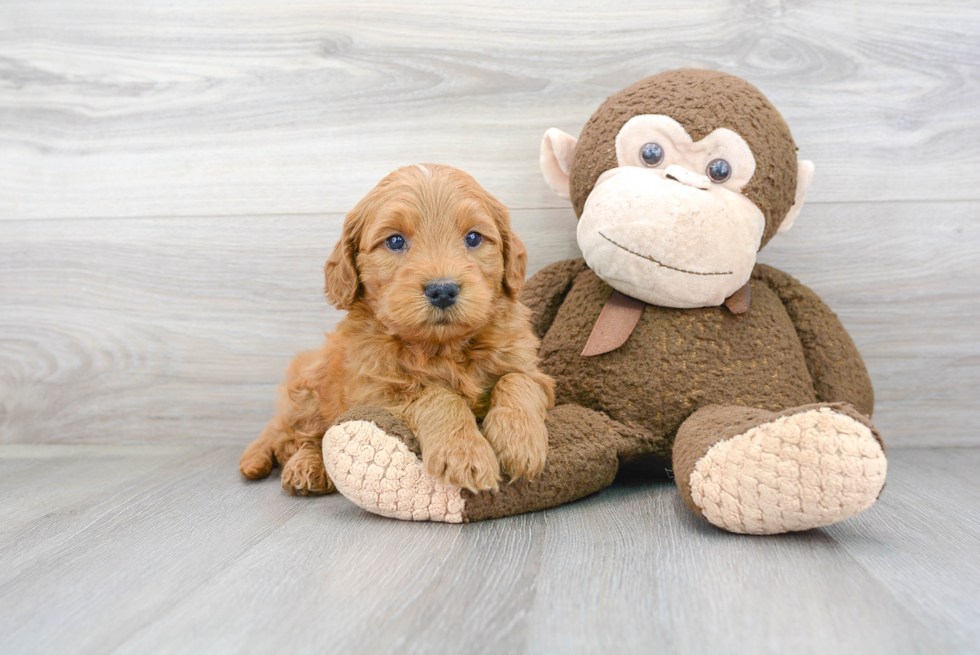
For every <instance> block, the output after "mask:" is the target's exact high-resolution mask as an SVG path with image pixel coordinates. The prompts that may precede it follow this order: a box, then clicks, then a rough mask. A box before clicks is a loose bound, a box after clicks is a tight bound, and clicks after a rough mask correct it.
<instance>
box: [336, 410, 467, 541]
mask: <svg viewBox="0 0 980 655" xmlns="http://www.w3.org/2000/svg"><path fill="white" fill-rule="evenodd" d="M323 461H324V464H326V467H327V474H328V475H329V476H330V479H331V480H333V483H334V484H335V485H336V486H337V490H338V491H339V492H340V493H342V494H343V495H344V497H346V498H347V499H348V500H350V501H351V502H353V503H354V504H356V505H358V506H359V507H362V508H363V509H366V510H367V511H369V512H373V513H374V514H380V515H381V516H387V517H390V518H395V519H402V520H404V521H444V522H446V523H462V522H463V506H464V504H465V501H464V500H463V498H462V495H461V492H460V490H459V489H457V488H456V487H451V486H448V485H446V484H443V483H442V482H439V481H437V480H435V479H433V478H432V477H431V476H429V474H428V473H426V472H425V467H424V466H423V465H422V460H420V459H419V458H418V457H417V456H416V455H415V453H413V452H412V451H411V450H409V448H408V446H406V445H405V444H404V443H403V442H402V441H401V440H400V439H398V438H396V437H393V436H391V435H390V434H388V433H387V432H385V431H384V430H382V429H381V428H379V427H378V426H377V425H376V424H375V423H373V422H370V421H347V422H345V423H341V424H338V425H335V426H334V427H332V428H330V429H329V430H327V433H326V434H325V435H324V437H323Z"/></svg>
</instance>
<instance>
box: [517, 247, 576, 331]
mask: <svg viewBox="0 0 980 655" xmlns="http://www.w3.org/2000/svg"><path fill="white" fill-rule="evenodd" d="M586 268H588V266H587V265H586V264H585V260H584V259H582V258H581V257H580V258H578V259H565V260H563V261H560V262H555V263H553V264H548V265H547V266H545V267H544V268H542V269H541V270H540V271H538V272H537V273H535V274H534V277H532V278H531V279H530V280H528V281H527V283H526V284H525V285H524V291H522V292H521V302H522V303H523V304H524V305H525V306H527V307H528V309H530V310H531V329H532V330H534V333H535V334H537V335H538V338H539V339H543V338H544V335H545V334H547V332H548V330H549V328H551V324H552V322H554V320H555V315H556V314H558V308H559V307H561V304H562V302H564V300H565V295H566V294H568V290H569V289H570V288H571V286H572V282H573V281H574V280H575V278H576V276H577V275H578V274H579V273H581V272H582V271H584V270H585V269H586Z"/></svg>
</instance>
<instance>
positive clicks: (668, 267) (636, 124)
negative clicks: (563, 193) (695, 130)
mask: <svg viewBox="0 0 980 655" xmlns="http://www.w3.org/2000/svg"><path fill="white" fill-rule="evenodd" d="M616 155H617V163H618V166H617V167H616V168H612V169H610V170H607V171H606V172H604V173H603V174H602V175H601V176H600V177H599V179H598V180H597V181H596V184H595V186H594V188H593V189H592V192H591V193H590V194H589V197H588V198H587V200H586V202H585V207H584V209H583V211H582V217H581V219H580V221H579V224H578V243H579V247H580V248H581V249H582V253H583V255H584V256H585V260H586V262H587V263H588V264H589V266H590V267H591V268H592V270H594V271H595V272H596V274H597V275H598V276H599V277H600V278H602V279H603V280H605V281H606V282H607V283H609V284H610V285H611V286H612V287H613V288H615V289H617V290H618V291H621V292H622V293H625V294H627V295H629V296H632V297H634V298H639V299H640V300H643V301H645V302H648V303H651V304H654V305H660V306H663V307H678V308H690V307H707V306H715V305H720V304H722V303H723V302H724V301H725V299H726V298H727V297H729V296H731V295H732V294H733V293H735V292H736V291H738V290H739V289H740V288H741V287H742V286H744V285H745V283H746V282H748V279H749V276H750V275H751V274H752V268H753V267H754V266H755V260H756V253H757V252H758V250H759V246H760V243H761V240H762V235H763V233H764V231H765V227H766V221H765V216H764V215H763V213H762V211H761V210H760V209H759V208H758V207H757V206H756V205H755V204H754V203H753V202H752V201H751V200H749V199H748V198H746V197H745V196H744V195H742V193H741V189H742V187H743V186H745V185H746V184H747V183H748V182H749V180H750V179H751V178H752V175H753V173H754V172H755V159H754V158H753V156H752V151H751V149H750V148H749V146H748V145H747V144H746V143H745V141H744V140H743V139H742V138H741V137H740V136H739V135H738V134H736V133H735V132H733V131H731V130H728V129H717V130H715V131H713V132H711V133H710V134H708V135H707V136H706V137H705V138H704V139H701V140H700V141H697V142H695V141H693V140H692V139H691V137H690V136H689V135H688V133H687V131H686V130H685V129H684V128H683V127H682V126H681V125H680V124H678V123H677V122H676V121H674V120H673V119H672V118H670V117H668V116H662V115H642V116H635V117H633V118H631V119H630V120H629V121H628V122H627V123H626V124H625V125H624V126H623V128H622V129H621V130H620V132H619V134H618V135H617V137H616Z"/></svg>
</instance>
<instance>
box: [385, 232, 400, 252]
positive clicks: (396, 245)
mask: <svg viewBox="0 0 980 655" xmlns="http://www.w3.org/2000/svg"><path fill="white" fill-rule="evenodd" d="M385 245H386V246H388V250H391V251H392V252H397V251H399V250H404V249H405V237H403V236H402V235H400V234H392V235H391V236H390V237H388V238H387V239H385Z"/></svg>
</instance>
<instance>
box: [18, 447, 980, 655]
mask: <svg viewBox="0 0 980 655" xmlns="http://www.w3.org/2000/svg"><path fill="white" fill-rule="evenodd" d="M237 456H238V450H237V449H236V448H234V447H227V446H219V447H202V446H186V447H180V446H172V447H167V448H159V447H157V448H156V449H155V450H151V449H147V448H146V447H143V446H116V447H105V446H84V445H82V446H71V447H66V446H48V445H41V446H25V445H21V446H0V470H3V471H10V470H12V469H13V468H15V467H20V469H21V470H22V471H23V472H24V473H23V475H22V476H21V478H18V479H13V478H10V477H8V476H3V477H0V496H2V497H3V498H5V499H6V498H9V497H10V494H11V493H19V490H20V489H21V488H22V487H23V486H24V484H25V482H26V479H31V480H32V481H33V485H34V487H35V488H42V489H49V490H50V491H46V492H45V495H43V496H42V497H40V498H38V499H34V498H32V497H31V496H30V495H27V494H22V493H20V495H18V496H17V498H16V500H15V503H14V504H15V505H16V510H15V511H14V515H13V517H9V518H8V519H6V520H5V521H4V522H3V526H2V530H0V633H2V634H3V635H4V641H3V647H2V650H3V652H4V653H28V652H59V653H81V652H119V653H156V652H160V653H163V652H196V653H197V652H208V653H243V652H257V653H258V652H268V651H270V650H276V651H277V652H324V651H325V650H329V651H331V652H345V653H379V654H380V653H460V652H467V653H501V652H508V653H511V652H513V653H519V652H524V653H610V652H616V653H649V652H651V651H652V650H655V651H656V652H658V653H666V654H670V653H691V652H710V653H747V652H751V653H770V652H771V653H784V652H800V653H845V652H846V653H889V654H901V653H953V652H970V651H973V650H975V649H976V648H977V647H978V646H980V620H978V619H980V617H978V615H977V607H976V603H975V602H974V601H975V590H976V588H977V586H978V585H980V556H978V554H977V549H976V547H975V546H976V543H977V540H978V538H980V523H978V522H977V510H978V507H980V494H978V492H980V487H978V485H977V482H976V479H975V475H974V472H975V471H976V469H977V467H978V466H980V450H978V449H933V450H926V449H902V450H897V451H894V452H893V453H892V455H891V458H890V463H891V465H890V472H889V482H888V487H887V489H886V491H885V493H884V495H883V496H882V498H881V500H880V501H879V502H878V504H877V505H876V506H875V507H873V508H872V509H871V510H869V511H867V512H865V513H864V514H861V515H859V516H858V517H855V518H853V519H850V520H848V521H846V522H844V523H842V524H839V525H838V526H834V527H832V528H828V529H821V530H813V531H810V532H807V533H801V534H795V535H784V536H778V537H748V536H741V535H732V534H728V533H724V532H721V531H719V530H716V529H714V528H712V527H710V526H709V525H708V524H706V523H703V522H701V521H699V520H697V519H696V518H695V517H694V515H693V514H691V513H690V512H689V511H688V510H687V509H686V508H685V507H684V505H683V503H682V501H681V499H680V497H679V495H678V494H677V491H676V489H675V488H674V486H673V485H672V484H669V483H660V484H646V485H617V486H614V487H612V488H610V489H608V490H606V491H604V492H602V493H600V494H598V495H596V496H594V497H591V498H589V499H586V500H585V501H582V502H579V503H574V504H572V505H568V506H565V507H562V508H558V509H556V510H551V511H548V512H539V513H536V514H531V515H526V516H520V517H514V518H511V519H502V520H498V521H489V522H485V523H476V524H471V525H462V526H459V525H456V526H453V525H442V524H414V523H403V522H398V521H394V520H388V519H383V518H379V517H376V516H373V515H370V514H367V513H365V512H363V511H361V510H360V509H357V508H356V507H354V506H353V505H352V504H351V503H348V502H347V501H346V500H345V499H343V498H341V497H339V496H331V497H322V498H316V499H304V498H294V497H290V496H287V495H286V494H285V493H284V492H283V491H282V490H281V489H279V488H278V485H277V484H276V482H275V481H273V480H269V481H266V482H260V483H257V484H255V483H253V484H250V483H246V482H244V481H242V480H240V479H238V478H237V471H236V470H235V462H236V461H237ZM32 470H33V471H34V473H32V474H29V473H28V472H29V471H32ZM74 477H78V479H79V482H78V483H77V484H78V485H80V486H82V487H87V491H85V492H83V493H77V490H71V489H64V490H62V491H60V492H59V491H57V489H58V488H59V487H61V486H62V484H63V482H64V481H65V480H70V478H74ZM69 484H74V483H69ZM59 494H60V497H59ZM5 509H6V507H5Z"/></svg>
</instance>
